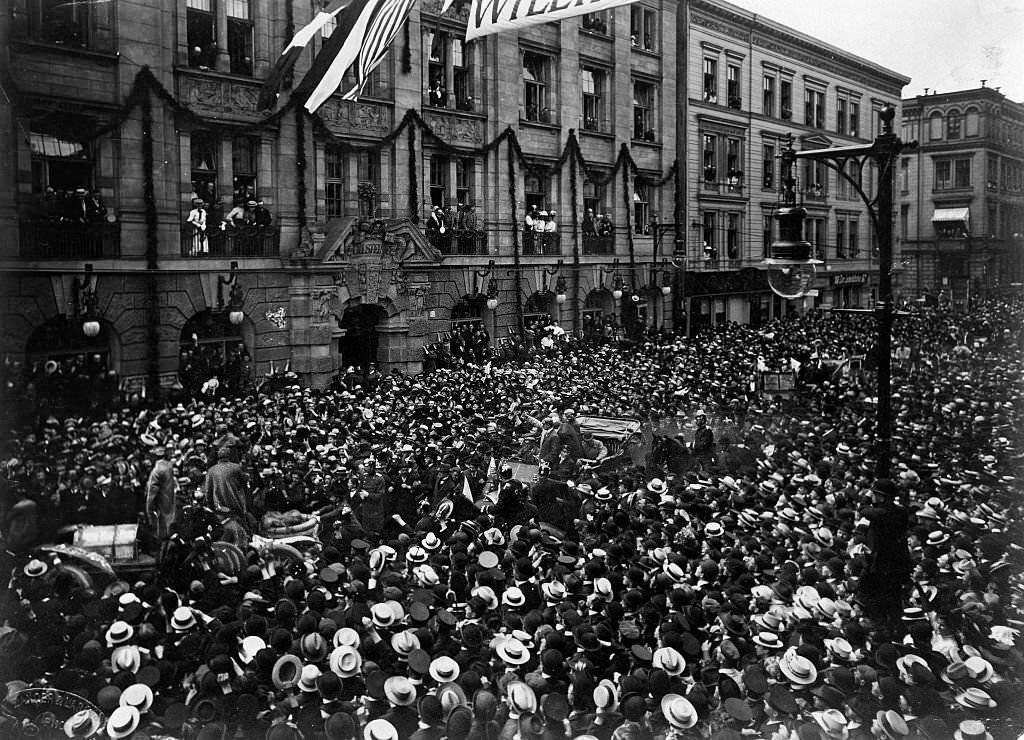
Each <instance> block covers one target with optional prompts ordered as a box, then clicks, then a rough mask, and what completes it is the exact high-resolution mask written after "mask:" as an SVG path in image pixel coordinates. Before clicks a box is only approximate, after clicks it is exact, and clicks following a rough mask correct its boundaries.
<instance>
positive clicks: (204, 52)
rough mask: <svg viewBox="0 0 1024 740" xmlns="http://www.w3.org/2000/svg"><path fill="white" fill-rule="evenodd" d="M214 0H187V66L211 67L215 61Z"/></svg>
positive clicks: (215, 23)
mask: <svg viewBox="0 0 1024 740" xmlns="http://www.w3.org/2000/svg"><path fill="white" fill-rule="evenodd" d="M213 3H214V0H188V6H187V10H186V14H185V25H186V30H187V36H188V66H190V67H193V68H196V69H213V68H214V67H215V66H216V63H217V19H216V18H215V17H214V15H213Z"/></svg>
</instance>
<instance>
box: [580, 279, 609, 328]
mask: <svg viewBox="0 0 1024 740" xmlns="http://www.w3.org/2000/svg"><path fill="white" fill-rule="evenodd" d="M614 319H615V299H614V298H613V297H612V294H611V293H610V292H609V291H607V290H605V289H603V288H596V289H595V290H592V291H590V292H589V293H588V294H587V300H586V301H585V302H584V304H583V335H584V336H588V337H599V336H611V334H612V330H611V329H608V330H606V329H605V325H606V324H609V323H610V322H614Z"/></svg>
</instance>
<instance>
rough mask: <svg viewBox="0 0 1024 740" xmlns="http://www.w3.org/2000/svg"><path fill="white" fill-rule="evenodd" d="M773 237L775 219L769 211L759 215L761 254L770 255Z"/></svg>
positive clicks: (763, 255)
mask: <svg viewBox="0 0 1024 740" xmlns="http://www.w3.org/2000/svg"><path fill="white" fill-rule="evenodd" d="M774 239H775V219H774V218H773V217H772V215H771V214H770V213H765V214H762V216H761V256H762V257H770V256H771V253H772V241H774Z"/></svg>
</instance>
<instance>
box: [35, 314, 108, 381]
mask: <svg viewBox="0 0 1024 740" xmlns="http://www.w3.org/2000/svg"><path fill="white" fill-rule="evenodd" d="M99 325H100V333H99V334H97V335H96V336H95V337H87V336H85V333H84V332H83V331H82V320H81V319H75V318H73V317H68V316H54V317H53V318H51V319H50V320H49V321H47V322H46V323H44V324H42V325H41V326H39V327H38V328H37V329H36V330H35V331H34V332H32V334H31V336H29V338H28V343H27V344H26V345H25V358H26V362H27V364H28V366H29V367H32V366H33V365H35V364H36V363H39V364H44V363H46V362H47V361H49V360H54V361H56V362H57V363H58V364H64V363H78V364H79V366H80V367H86V366H88V367H89V368H90V369H93V370H102V371H103V372H106V371H108V370H117V369H118V366H119V364H120V360H121V358H120V351H119V350H120V344H119V343H118V341H117V335H116V334H115V333H114V331H113V330H112V329H111V328H110V325H109V324H108V323H107V322H105V321H100V322H99Z"/></svg>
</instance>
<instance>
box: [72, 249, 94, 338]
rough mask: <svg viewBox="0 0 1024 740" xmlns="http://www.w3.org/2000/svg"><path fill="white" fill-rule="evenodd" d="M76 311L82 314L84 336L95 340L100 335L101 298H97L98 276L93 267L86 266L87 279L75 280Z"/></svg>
mask: <svg viewBox="0 0 1024 740" xmlns="http://www.w3.org/2000/svg"><path fill="white" fill-rule="evenodd" d="M75 296H76V306H75V310H76V312H77V311H79V310H80V311H81V314H82V334H84V335H85V336H87V337H88V338H89V339H95V338H96V337H98V336H99V335H100V321H99V315H98V310H97V306H98V304H99V298H97V297H96V276H95V275H94V274H93V271H92V265H91V264H86V266H85V277H83V278H75Z"/></svg>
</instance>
